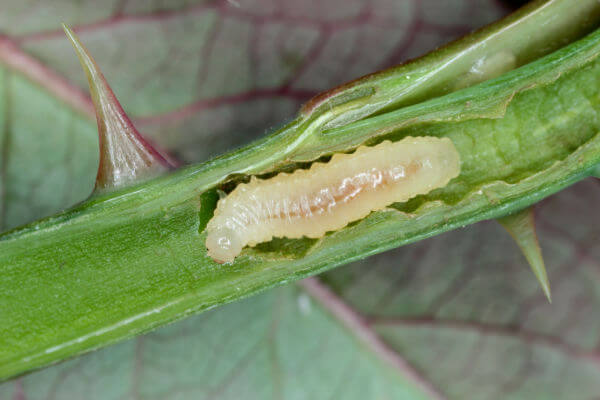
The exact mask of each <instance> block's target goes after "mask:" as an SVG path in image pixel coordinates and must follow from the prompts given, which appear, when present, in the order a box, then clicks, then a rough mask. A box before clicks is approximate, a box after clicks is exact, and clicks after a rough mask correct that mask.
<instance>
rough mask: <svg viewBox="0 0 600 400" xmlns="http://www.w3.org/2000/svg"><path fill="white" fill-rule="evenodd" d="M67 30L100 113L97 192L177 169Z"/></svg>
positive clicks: (93, 100) (66, 31)
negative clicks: (144, 133) (148, 138)
mask: <svg viewBox="0 0 600 400" xmlns="http://www.w3.org/2000/svg"><path fill="white" fill-rule="evenodd" d="M63 28H64V30H65V33H66V34H67V37H68V38H69V40H70V41H71V43H72V44H73V47H74V48H75V52H76V53H77V57H78V58H79V61H80V62H81V66H82V67H83V70H84V71H85V74H86V76H87V79H88V83H89V85H90V94H91V97H92V102H93V103H94V108H95V111H96V121H97V122H98V136H99V141H100V165H99V166H98V175H97V176H96V188H95V191H107V190H112V189H115V188H119V187H123V186H127V185H129V184H132V183H135V182H139V181H141V180H144V179H148V178H151V177H154V176H156V175H159V174H161V173H164V172H166V171H168V170H169V169H171V168H173V167H174V166H175V165H174V163H173V162H171V161H170V160H169V159H168V158H166V157H165V156H163V155H162V154H160V153H159V152H158V151H157V150H156V149H155V148H154V147H152V145H151V144H150V143H148V141H146V140H145V139H144V137H143V136H142V135H141V134H140V133H139V132H138V131H137V129H136V128H135V126H133V123H132V122H131V120H130V119H129V117H128V116H127V114H125V111H124V110H123V107H121V104H120V103H119V101H118V100H117V98H116V97H115V94H114V93H113V91H112V89H111V88H110V86H109V85H108V83H107V82H106V79H105V78H104V75H102V72H100V68H98V65H97V64H96V62H95V61H94V59H93V58H92V56H91V55H90V54H89V52H88V50H87V49H86V48H85V46H83V44H81V42H80V41H79V39H78V38H77V36H76V35H75V33H74V32H73V31H72V30H71V29H70V28H69V27H68V26H66V25H65V24H63Z"/></svg>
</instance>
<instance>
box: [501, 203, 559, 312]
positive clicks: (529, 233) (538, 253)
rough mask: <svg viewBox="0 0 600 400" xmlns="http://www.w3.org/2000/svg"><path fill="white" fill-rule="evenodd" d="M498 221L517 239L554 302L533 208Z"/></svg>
mask: <svg viewBox="0 0 600 400" xmlns="http://www.w3.org/2000/svg"><path fill="white" fill-rule="evenodd" d="M498 222H500V224H501V225H502V226H503V227H504V228H506V230H507V231H508V233H510V235H511V236H512V237H513V239H515V242H517V244H518V245H519V247H520V248H521V251H522V252H523V255H525V258H526V259H527V261H528V262H529V265H530V266H531V269H532V271H533V273H534V274H535V276H536V278H537V280H538V282H539V283H540V285H541V286H542V290H543V291H544V294H545V295H546V297H547V298H548V301H549V302H550V303H552V298H551V296H550V283H549V282H548V275H547V274H546V267H545V265H544V259H543V257H542V250H541V249H540V244H539V242H538V238H537V234H536V232H535V222H534V218H533V208H526V209H525V210H521V211H519V212H517V213H515V214H511V215H507V216H506V217H502V218H498Z"/></svg>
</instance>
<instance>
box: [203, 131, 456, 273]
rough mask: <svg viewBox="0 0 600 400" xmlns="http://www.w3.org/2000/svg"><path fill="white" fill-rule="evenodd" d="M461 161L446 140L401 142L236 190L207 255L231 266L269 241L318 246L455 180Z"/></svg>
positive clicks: (221, 212)
mask: <svg viewBox="0 0 600 400" xmlns="http://www.w3.org/2000/svg"><path fill="white" fill-rule="evenodd" d="M459 172H460V157H459V154H458V152H457V150H456V148H455V147H454V144H453V143H452V141H451V140H450V139H448V138H436V137H407V138H404V139H403V140H401V141H399V142H395V143H392V142H389V141H385V142H382V143H380V144H378V145H377V146H373V147H364V146H363V147H359V148H358V149H357V150H356V151H355V152H354V153H352V154H334V155H333V157H332V158H331V160H330V161H329V162H327V163H314V164H313V165H312V166H311V167H310V169H301V170H296V171H294V172H293V173H291V174H286V173H281V174H279V175H277V176H275V177H273V178H270V179H264V180H263V179H256V178H255V177H253V178H252V179H251V180H250V182H249V183H244V184H240V185H238V186H237V187H236V188H235V189H234V190H233V191H232V192H231V193H230V194H229V195H228V196H226V197H224V198H223V199H221V200H219V202H218V204H217V208H216V210H215V215H214V217H213V218H212V219H211V220H210V221H209V222H208V225H207V231H208V234H207V237H206V248H207V249H208V255H209V256H210V257H212V258H213V259H214V260H215V261H217V262H231V261H233V260H234V259H235V257H236V256H237V255H238V254H239V253H240V252H241V251H242V249H243V248H244V247H245V246H254V245H256V244H258V243H261V242H266V241H269V240H271V239H272V238H273V237H287V238H300V237H302V236H306V237H309V238H318V237H321V236H323V235H325V233H326V232H328V231H335V230H338V229H341V228H343V227H345V226H346V225H348V223H350V222H352V221H356V220H359V219H361V218H364V217H366V216H367V215H368V214H369V213H370V212H372V211H376V210H381V209H384V208H385V207H387V206H388V205H390V204H392V203H395V202H402V201H406V200H408V199H410V198H412V197H415V196H417V195H419V194H425V193H428V192H430V191H431V190H433V189H436V188H440V187H444V186H446V185H447V184H448V182H449V181H450V180H451V179H452V178H454V177H456V176H458V174H459Z"/></svg>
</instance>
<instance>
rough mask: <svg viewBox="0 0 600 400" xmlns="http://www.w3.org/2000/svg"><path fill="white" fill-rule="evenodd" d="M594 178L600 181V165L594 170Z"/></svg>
mask: <svg viewBox="0 0 600 400" xmlns="http://www.w3.org/2000/svg"><path fill="white" fill-rule="evenodd" d="M591 175H592V176H593V177H595V178H597V179H600V165H597V166H596V167H595V168H594V169H593V170H592V174H591Z"/></svg>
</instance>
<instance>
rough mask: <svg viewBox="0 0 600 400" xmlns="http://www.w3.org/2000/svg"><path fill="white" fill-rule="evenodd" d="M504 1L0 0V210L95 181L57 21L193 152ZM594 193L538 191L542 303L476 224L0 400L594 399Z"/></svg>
mask: <svg viewBox="0 0 600 400" xmlns="http://www.w3.org/2000/svg"><path fill="white" fill-rule="evenodd" d="M516 3H519V2H504V3H503V2H500V1H495V0H447V1H438V0H327V1H316V0H214V1H211V0H204V1H202V0H196V1H194V0H178V1H167V0H164V1H161V0H153V1H142V0H103V1H92V0H84V1H74V0H57V1H52V2H46V1H41V0H20V1H14V0H0V111H2V112H1V113H0V115H1V116H0V149H1V151H0V227H1V228H2V229H9V228H11V227H14V226H16V225H19V224H22V223H25V222H28V221H30V220H33V219H36V218H39V217H42V216H45V215H49V214H51V213H54V212H56V211H58V210H60V209H63V208H65V207H68V206H70V205H72V204H74V203H76V202H78V201H81V200H83V199H84V198H85V197H87V195H88V194H89V193H90V191H91V188H92V186H93V180H94V176H95V169H96V164H97V159H98V155H97V151H98V150H97V138H96V131H95V129H96V128H95V122H94V120H93V117H92V115H91V114H90V112H89V111H90V109H89V103H87V101H86V100H85V96H86V95H85V91H87V83H86V81H85V77H84V74H83V72H82V71H81V69H80V66H79V63H78V61H77V59H76V57H75V54H74V52H73V50H72V48H71V46H70V44H69V43H68V41H67V40H66V38H65V37H64V34H63V33H62V30H61V28H60V22H66V23H68V24H70V25H71V26H72V27H74V28H75V30H76V31H77V33H78V34H79V36H80V38H81V40H82V41H83V42H84V43H85V44H86V46H88V47H89V49H90V51H91V52H92V54H93V55H94V57H95V58H96V60H97V62H98V63H99V65H100V66H101V68H102V69H103V71H104V73H105V75H106V78H107V79H108V81H109V83H110V84H111V85H112V86H113V89H114V91H115V93H116V94H117V96H118V97H119V99H120V100H121V102H122V104H123V106H124V108H125V109H126V110H127V112H129V113H130V115H131V116H132V117H133V118H134V119H135V122H136V124H137V126H138V128H139V129H140V130H141V131H142V132H143V133H145V134H146V135H147V136H148V137H150V138H151V139H152V140H153V141H154V142H155V143H157V144H158V145H159V146H160V147H162V148H164V149H166V150H168V151H169V152H170V153H171V154H173V155H174V156H175V157H177V158H178V159H179V160H181V161H182V162H183V163H191V162H200V161H203V160H206V159H208V158H210V157H211V156H215V155H217V154H220V153H222V152H224V151H227V150H230V149H232V148H235V147H237V146H240V145H242V144H245V143H248V142H250V141H251V140H252V139H255V138H257V137H260V136H262V135H263V134H264V133H265V132H266V131H268V130H269V129H271V128H273V127H277V126H279V125H281V124H282V123H284V122H285V121H286V120H288V119H289V118H291V117H292V116H293V115H294V113H295V112H296V110H297V109H298V108H299V106H300V105H301V104H302V103H303V102H304V101H306V100H308V99H309V98H310V97H311V96H313V95H314V94H316V93H318V92H319V91H322V90H325V89H328V88H330V87H332V86H334V85H337V84H340V83H343V82H345V81H348V80H350V79H353V78H356V77H358V76H361V75H363V74H366V73H370V72H373V71H375V70H378V69H381V68H384V67H386V66H390V65H393V64H396V63H400V62H403V61H406V60H407V59H410V58H412V57H416V56H418V55H420V54H422V53H424V52H427V51H429V50H431V49H433V48H435V47H436V46H439V45H441V44H443V43H446V42H448V41H450V40H451V39H454V38H457V37H459V36H461V35H463V34H465V33H467V32H469V31H471V30H473V29H475V28H477V27H480V26H482V25H485V24H487V23H489V22H491V21H494V20H496V19H498V18H500V17H501V16H502V15H504V14H506V13H507V12H509V11H510V10H511V8H512V7H514V6H515V5H516ZM521 3H522V2H521ZM39 77H42V78H43V81H44V83H43V84H40V83H39V82H38V80H37V78H39ZM598 195H600V185H599V184H598V181H597V180H592V179H590V180H587V181H584V182H581V183H579V184H577V185H575V186H573V187H571V188H570V189H568V190H566V191H564V192H562V193H560V194H558V195H555V196H553V197H551V198H549V199H547V200H545V201H544V202H542V203H540V204H538V206H537V224H538V227H539V234H540V240H541V246H542V248H543V251H544V253H545V255H546V261H547V268H548V274H549V278H550V282H551V284H552V292H553V301H554V302H553V304H552V305H550V304H548V303H547V302H546V300H545V298H544V295H543V293H542V291H541V290H540V289H539V286H538V284H537V282H536V280H535V278H534V277H533V275H532V274H531V272H530V271H529V268H528V266H527V264H526V261H525V260H524V258H523V256H522V255H521V254H520V253H519V251H518V249H517V246H516V245H515V244H514V243H513V242H511V239H510V238H509V236H508V234H506V233H505V232H504V231H503V230H502V228H501V227H500V226H499V225H498V224H496V223H495V222H484V223H480V224H477V225H475V226H471V227H468V228H467V229H463V230H459V231H454V232H450V233H447V234H444V235H441V236H438V237H435V238H432V239H428V240H426V241H423V242H419V243H416V244H413V245H410V246H406V247H402V248H399V249H396V250H394V251H390V252H387V253H385V254H381V255H378V256H374V257H371V258H369V259H367V260H364V261H362V262H358V263H354V264H351V265H348V266H345V267H341V268H338V269H336V270H334V271H332V272H329V273H327V274H325V275H323V276H320V277H318V278H316V279H310V280H307V281H304V282H303V283H300V284H299V285H289V286H287V287H283V288H278V289H275V290H272V291H269V292H267V293H264V294H262V295H258V296H255V297H252V298H249V299H247V300H244V301H241V302H237V303H234V304H231V305H228V306H225V307H222V308H219V309H217V310H213V311H209V312H206V313H204V314H201V315H198V316H195V317H191V318H188V319H186V320H184V321H181V322H178V323H175V324H172V325H170V326H167V327H165V328H161V329H158V330H156V331H155V332H152V333H150V334H147V335H144V336H140V337H138V338H136V339H133V340H129V341H127V342H124V343H120V344H117V345H114V346H112V347H108V348H105V349H103V350H100V351H97V352H94V353H90V354H88V355H85V356H82V357H79V358H76V359H73V360H69V361H66V362H63V363H60V364H58V365H56V366H52V367H50V368H46V369H44V370H41V371H38V372H34V373H31V374H29V375H26V376H24V377H21V378H18V379H14V380H12V381H9V382H6V383H4V384H1V385H0V399H7V400H8V399H14V400H17V399H18V400H25V399H27V400H29V399H82V398H85V399H94V398H98V399H166V398H169V399H189V398H194V399H208V398H210V399H229V398H231V399H239V398H243V399H271V398H272V399H309V398H310V399H329V398H331V399H338V398H343V399H403V398H406V399H418V398H423V399H432V398H449V399H594V398H596V399H597V398H598V393H600V338H599V334H600V318H598V317H597V316H596V312H595V311H594V310H597V309H598V307H599V306H600V263H599V261H598V260H600V244H599V240H598V239H599V238H600V216H599V214H598V213H597V211H596V209H595V207H594V201H595V200H596V199H597V197H598ZM1 316H2V314H1V310H0V324H1Z"/></svg>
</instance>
